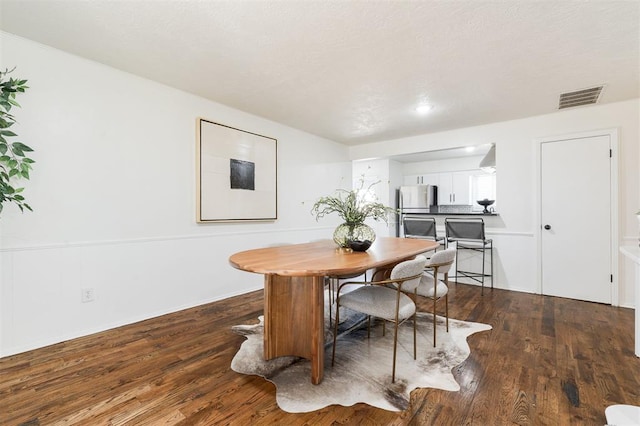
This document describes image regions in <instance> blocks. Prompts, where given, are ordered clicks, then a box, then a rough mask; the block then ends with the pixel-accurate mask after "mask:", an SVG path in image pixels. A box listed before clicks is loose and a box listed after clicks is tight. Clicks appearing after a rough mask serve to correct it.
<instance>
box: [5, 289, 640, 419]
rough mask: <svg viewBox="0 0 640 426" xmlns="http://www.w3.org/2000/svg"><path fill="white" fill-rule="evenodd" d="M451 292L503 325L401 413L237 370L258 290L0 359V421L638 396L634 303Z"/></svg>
mask: <svg viewBox="0 0 640 426" xmlns="http://www.w3.org/2000/svg"><path fill="white" fill-rule="evenodd" d="M449 304H450V315H451V317H452V318H457V319H463V320H468V321H477V322H484V323H488V324H491V325H492V326H493V330H491V331H489V332H483V333H479V334H476V335H473V336H471V337H470V338H469V345H470V347H471V356H470V357H469V358H468V359H467V360H466V361H465V362H463V363H462V364H461V365H459V366H457V367H455V368H454V375H455V377H456V379H457V380H458V382H459V383H460V386H461V390H460V391H459V392H446V391H442V390H435V389H418V390H416V391H414V392H413V393H412V394H411V407H410V409H409V410H407V411H405V412H402V413H394V412H388V411H384V410H380V409H377V408H372V407H369V406H367V405H365V404H358V405H355V406H352V407H341V406H330V407H327V408H325V409H322V410H319V411H315V412H312V413H306V414H289V413H285V412H283V411H281V410H280V409H279V408H278V406H277V405H276V402H275V389H274V386H273V385H272V384H271V383H269V382H267V381H266V380H264V379H262V378H259V377H250V376H244V375H241V374H237V373H235V372H233V371H232V370H231V369H230V367H229V366H230V363H231V359H232V358H233V356H234V354H235V353H236V351H237V350H238V348H239V346H240V344H241V343H242V342H243V340H244V338H243V337H241V336H239V335H236V334H234V333H232V332H231V326H233V325H236V324H248V323H254V322H256V320H257V317H258V315H260V314H262V307H263V296H262V292H261V291H260V292H253V293H250V294H246V295H243V296H238V297H234V298H231V299H227V300H224V301H221V302H216V303H211V304H207V305H203V306H199V307H196V308H192V309H188V310H185V311H181V312H177V313H173V314H170V315H165V316H162V317H158V318H154V319H151V320H147V321H143V322H140V323H136V324H133V325H129V326H125V327H120V328H118V329H114V330H110V331H106V332H103V333H99V334H95V335H91V336H87V337H83V338H79V339H75V340H71V341H67V342H64V343H60V344H57V345H53V346H49V347H46V348H42V349H38V350H34V351H31V352H27V353H23V354H19V355H15V356H10V357H5V358H2V359H0V425H3V426H5V425H29V426H32V425H217V424H231V425H261V424H265V425H271V424H275V425H347V424H361V425H409V424H412V425H413V424H415V425H430V424H437V425H449V424H451V425H503V424H518V425H570V424H580V425H583V424H587V425H591V424H593V425H603V424H605V423H606V420H605V416H604V409H605V408H606V407H607V406H608V405H612V404H632V405H640V395H639V393H640V359H638V358H637V357H635V355H634V354H633V327H634V325H633V314H634V311H633V310H632V309H624V308H614V307H611V306H606V305H600V304H595V303H588V302H580V301H575V300H569V299H562V298H556V297H546V296H539V295H531V294H524V293H516V292H509V291H504V290H493V291H490V290H489V291H485V294H484V296H480V289H479V288H478V287H475V286H468V285H462V284H457V285H456V284H453V285H452V286H451V293H450V302H449ZM421 308H422V309H424V310H427V305H426V304H425V305H424V306H421ZM326 368H330V366H327V367H326Z"/></svg>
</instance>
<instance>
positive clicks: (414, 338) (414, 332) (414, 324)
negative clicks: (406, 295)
mask: <svg viewBox="0 0 640 426" xmlns="http://www.w3.org/2000/svg"><path fill="white" fill-rule="evenodd" d="M416 320H417V315H416V312H414V313H413V359H416V358H418V353H417V349H416V347H417V346H416V341H417V340H418V339H417V338H416Z"/></svg>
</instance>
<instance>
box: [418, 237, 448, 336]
mask: <svg viewBox="0 0 640 426" xmlns="http://www.w3.org/2000/svg"><path fill="white" fill-rule="evenodd" d="M455 259H456V249H455V248H448V249H446V250H443V251H439V252H436V253H434V254H433V255H432V256H431V258H430V259H429V260H428V261H427V263H426V265H425V270H426V271H425V273H424V274H422V278H421V279H420V284H419V285H418V287H417V288H416V291H415V293H416V294H418V295H419V296H422V297H426V298H428V299H431V300H432V301H433V346H434V347H435V346H436V303H437V302H438V301H439V300H441V299H443V298H444V303H445V311H444V312H445V318H446V327H447V333H448V332H449V271H450V270H451V266H452V265H453V262H454V261H455ZM440 276H442V278H443V279H442V280H441V279H440Z"/></svg>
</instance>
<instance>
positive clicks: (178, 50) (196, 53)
mask: <svg viewBox="0 0 640 426" xmlns="http://www.w3.org/2000/svg"><path fill="white" fill-rule="evenodd" d="M0 8H1V9H0V28H2V30H4V31H6V32H9V33H13V34H16V35H19V36H22V37H25V38H28V39H32V40H35V41H37V42H40V43H43V44H46V45H50V46H53V47H55V48H58V49H61V50H64V51H67V52H71V53H74V54H76V55H79V56H82V57H85V58H89V59H92V60H95V61H98V62H101V63H104V64H107V65H109V66H112V67H115V68H118V69H121V70H124V71H127V72H130V73H132V74H136V75H139V76H142V77H145V78H148V79H151V80H155V81H158V82H161V83H164V84H166V85H169V86H172V87H175V88H178V89H181V90H184V91H187V92H190V93H194V94H196V95H199V96H202V97H205V98H208V99H211V100H213V101H216V102H219V103H221V104H225V105H228V106H230V107H233V108H236V109H239V110H242V111H246V112H249V113H252V114H256V115H259V116H262V117H265V118H268V119H271V120H274V121H277V122H280V123H283V124H286V125H288V126H291V127H295V128H298V129H301V130H304V131H306V132H309V133H312V134H315V135H319V136H322V137H325V138H327V139H330V140H334V141H337V142H340V143H344V144H348V145H355V144H361V143H369V142H376V141H382V140H389V139H395V138H400V137H406V136H413V135H418V134H424V133H432V132H436V131H443V130H448V129H454V128H460V127H468V126H473V125H480V124H486V123H491V122H497V121H505V120H510V119H517V118H523V117H529V116H533V115H539V114H546V113H551V112H554V111H557V110H558V99H559V95H560V94H561V93H563V92H568V91H574V90H577V89H583V88H587V87H592V86H596V85H601V84H605V89H604V91H603V94H602V96H601V98H600V102H599V103H608V102H616V101H622V100H627V99H632V98H638V97H640V85H639V82H640V54H639V51H640V47H639V45H640V2H638V1H635V0H634V1H613V0H611V1H590V2H585V1H538V0H534V1H530V0H520V1H510V2H494V1H479V0H467V1H465V0H460V1H368V2H364V1H324V0H308V1H302V0H300V1H202V0H181V1H178V0H174V1H153V0H135V1H134V0H117V1H105V0H93V1H80V0H45V1H40V0H29V1H27V0H18V1H15V0H0ZM9 65H13V64H6V65H3V66H7V67H8V66H9ZM15 65H18V66H19V64H15ZM27 77H28V76H27ZM422 102H426V103H429V104H431V105H432V106H433V109H432V110H431V112H430V113H429V114H427V115H419V114H417V113H416V112H415V108H416V106H417V105H418V104H419V103H422ZM582 108H589V106H587V107H582ZM210 118H212V119H215V117H210Z"/></svg>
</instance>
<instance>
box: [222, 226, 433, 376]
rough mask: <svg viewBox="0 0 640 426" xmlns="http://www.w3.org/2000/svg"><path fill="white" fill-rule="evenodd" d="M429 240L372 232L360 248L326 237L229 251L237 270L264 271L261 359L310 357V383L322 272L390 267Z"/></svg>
mask: <svg viewBox="0 0 640 426" xmlns="http://www.w3.org/2000/svg"><path fill="white" fill-rule="evenodd" d="M438 246H439V244H438V243H437V242H435V241H431V240H422V239H412V238H394V237H378V238H377V239H376V240H375V242H374V243H373V245H372V246H371V247H370V248H369V249H368V250H367V251H365V252H355V251H354V252H348V251H345V250H343V249H338V248H337V247H336V245H335V243H334V242H333V241H331V240H322V241H314V242H310V243H304V244H291V245H284V246H279V247H266V248H258V249H253V250H247V251H242V252H238V253H235V254H234V255H232V256H231V257H230V258H229V263H230V264H231V265H232V266H233V267H234V268H237V269H240V270H243V271H248V272H255V273H258V274H264V278H265V279H264V358H265V360H270V359H273V358H276V357H281V356H299V357H302V358H306V359H308V360H310V361H311V382H312V383H313V384H319V383H320V382H321V381H322V376H323V370H324V283H325V277H335V276H341V275H354V274H357V273H364V272H365V271H367V270H368V269H372V268H381V267H387V266H392V265H394V264H396V263H399V262H401V261H403V260H407V259H410V258H413V257H414V256H415V255H417V254H420V253H424V252H427V251H431V250H434V249H435V248H436V247H438Z"/></svg>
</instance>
